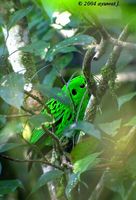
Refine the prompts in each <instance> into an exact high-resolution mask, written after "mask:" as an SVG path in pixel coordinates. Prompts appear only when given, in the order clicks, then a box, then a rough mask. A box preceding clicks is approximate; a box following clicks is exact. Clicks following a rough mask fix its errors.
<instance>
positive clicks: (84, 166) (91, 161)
mask: <svg viewBox="0 0 136 200" xmlns="http://www.w3.org/2000/svg"><path fill="white" fill-rule="evenodd" d="M99 155H100V153H94V154H91V155H89V156H86V157H85V158H83V159H81V160H77V161H76V162H75V163H74V166H73V168H74V173H79V174H81V173H83V172H85V171H87V170H88V169H90V168H92V167H94V166H95V165H96V164H98V163H99V162H100V158H98V156H99Z"/></svg>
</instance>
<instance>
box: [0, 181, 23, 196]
mask: <svg viewBox="0 0 136 200" xmlns="http://www.w3.org/2000/svg"><path fill="white" fill-rule="evenodd" d="M18 187H20V188H23V185H22V183H21V182H20V180H18V179H17V180H6V181H0V194H2V195H3V194H9V193H11V192H14V191H15V190H16V189H17V188H18Z"/></svg>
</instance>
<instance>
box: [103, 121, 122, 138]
mask: <svg viewBox="0 0 136 200" xmlns="http://www.w3.org/2000/svg"><path fill="white" fill-rule="evenodd" d="M120 125H121V119H119V120H114V121H112V122H107V123H103V124H99V128H100V129H101V130H102V131H103V132H105V133H107V134H108V135H110V136H115V135H116V134H117V133H118V129H119V128H120Z"/></svg>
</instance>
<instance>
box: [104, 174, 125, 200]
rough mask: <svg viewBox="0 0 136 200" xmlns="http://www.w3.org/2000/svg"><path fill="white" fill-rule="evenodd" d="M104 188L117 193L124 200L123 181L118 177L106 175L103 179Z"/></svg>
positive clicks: (116, 175)
mask: <svg viewBox="0 0 136 200" xmlns="http://www.w3.org/2000/svg"><path fill="white" fill-rule="evenodd" d="M104 182H105V186H106V187H107V188H109V189H110V190H112V191H114V192H117V193H118V194H120V196H121V198H122V200H124V199H125V187H124V185H123V181H122V179H121V177H119V176H118V174H116V173H114V172H113V173H107V176H106V177H105V181H104Z"/></svg>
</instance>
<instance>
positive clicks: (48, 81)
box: [43, 54, 73, 87]
mask: <svg viewBox="0 0 136 200" xmlns="http://www.w3.org/2000/svg"><path fill="white" fill-rule="evenodd" d="M72 58H73V56H72V54H67V55H65V56H61V57H59V58H57V59H56V60H55V61H53V67H52V69H51V71H50V72H49V73H48V74H47V75H46V76H45V78H44V80H43V84H45V85H48V87H52V86H53V83H54V81H55V79H56V77H57V76H58V71H59V72H61V70H62V69H63V68H64V67H66V66H67V65H68V64H69V63H70V62H71V60H72Z"/></svg>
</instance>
